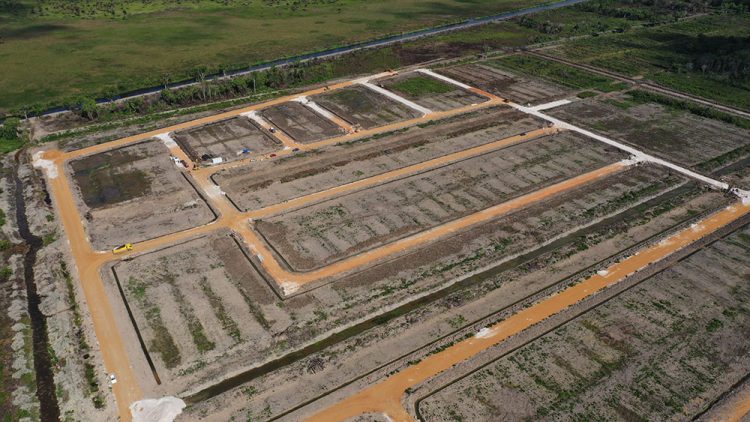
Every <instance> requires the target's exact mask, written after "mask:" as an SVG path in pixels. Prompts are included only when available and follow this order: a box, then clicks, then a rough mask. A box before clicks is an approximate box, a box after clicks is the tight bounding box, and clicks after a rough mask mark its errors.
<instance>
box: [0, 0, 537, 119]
mask: <svg viewBox="0 0 750 422" xmlns="http://www.w3.org/2000/svg"><path fill="white" fill-rule="evenodd" d="M542 2H543V1H542V0H531V1H529V0H434V1H433V0H430V1H427V0H381V1H376V2H373V1H364V0H332V1H306V2H305V1H294V2H279V1H263V2H260V1H232V0H228V1H226V2H221V3H220V2H213V1H181V2H172V1H154V2H139V1H124V2H109V3H108V2H102V3H94V2H86V1H82V2H60V1H57V2H56V1H50V0H46V1H39V0H20V1H12V0H10V1H9V0H5V1H4V2H3V1H0V73H1V74H2V78H0V93H1V94H0V112H3V111H5V112H7V111H8V110H11V109H15V108H18V107H20V106H23V105H30V104H38V103H45V104H47V103H49V104H60V103H64V102H66V101H69V100H72V99H74V98H76V97H77V96H81V95H89V96H90V95H103V94H107V93H115V92H123V91H127V90H132V89H137V88H142V87H145V86H151V85H157V84H159V83H162V82H164V81H165V80H180V79H184V78H186V77H189V76H191V75H192V74H193V72H194V71H195V69H196V68H199V67H201V66H206V67H208V69H209V70H214V71H216V70H218V69H220V68H241V67H245V66H249V65H251V64H255V63H259V62H263V61H268V60H272V59H277V58H282V57H287V56H292V55H297V54H300V53H305V52H312V51H318V50H322V49H326V48H330V47H335V46H341V45H346V44H351V43H355V42H359V41H364V40H369V39H373V38H378V37H382V36H385V35H388V34H394V33H400V32H407V31H413V30H417V29H421V28H425V27H430V26H435V25H439V24H445V23H449V22H453V21H457V20H461V19H464V18H468V17H472V16H482V15H489V14H494V13H499V12H503V11H507V10H511V9H518V8H523V7H529V6H532V5H534V4H538V3H542ZM9 4H10V5H15V7H11V6H9ZM70 4H79V5H82V6H80V7H79V8H78V9H75V11H71V9H70V7H71V6H70ZM107 4H109V5H110V6H111V9H112V10H114V12H113V13H107V12H106V11H107V10H109V9H108V7H109V6H106V5H107ZM38 5H43V6H42V7H40V6H38ZM97 5H98V6H97Z"/></svg>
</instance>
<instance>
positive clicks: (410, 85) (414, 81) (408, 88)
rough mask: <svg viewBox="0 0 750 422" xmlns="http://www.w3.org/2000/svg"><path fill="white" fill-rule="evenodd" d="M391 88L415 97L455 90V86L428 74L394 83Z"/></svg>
mask: <svg viewBox="0 0 750 422" xmlns="http://www.w3.org/2000/svg"><path fill="white" fill-rule="evenodd" d="M391 88H393V89H395V90H396V91H399V92H403V93H404V94H407V95H409V96H411V97H414V98H419V97H421V96H424V95H430V94H444V93H446V92H451V91H453V89H454V88H453V87H452V86H450V85H448V84H446V83H445V82H441V81H439V80H437V79H433V78H430V77H427V76H413V77H411V78H408V79H404V80H402V81H399V82H396V83H394V84H393V85H392V86H391Z"/></svg>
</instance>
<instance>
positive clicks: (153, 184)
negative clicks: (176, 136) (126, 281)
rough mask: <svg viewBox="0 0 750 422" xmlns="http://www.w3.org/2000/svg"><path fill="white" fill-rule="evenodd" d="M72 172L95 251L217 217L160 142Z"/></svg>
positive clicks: (72, 167)
mask: <svg viewBox="0 0 750 422" xmlns="http://www.w3.org/2000/svg"><path fill="white" fill-rule="evenodd" d="M68 170H69V171H70V172H71V176H72V179H73V182H74V185H75V189H74V190H75V193H76V196H77V198H76V199H77V201H78V206H79V210H80V212H81V215H82V216H85V218H83V220H84V221H85V223H86V229H87V230H88V234H89V237H90V239H91V242H92V244H93V246H94V248H96V249H99V250H107V249H111V248H113V247H115V246H118V245H121V244H123V243H127V242H139V241H142V240H146V239H151V238H154V237H158V236H163V235H165V234H168V233H174V232H177V231H180V230H184V229H187V228H190V227H194V226H198V225H202V224H205V223H208V222H209V221H211V220H212V219H213V218H214V215H213V213H212V212H211V210H210V208H209V207H208V205H207V204H206V203H205V202H204V201H203V200H202V199H201V197H200V196H199V195H198V193H197V192H196V191H195V189H194V188H193V187H192V186H191V184H190V183H189V182H188V181H187V180H186V179H185V177H184V176H183V173H182V172H181V171H180V170H179V169H178V168H177V167H176V166H175V165H174V163H173V162H172V161H171V160H170V159H169V150H168V148H167V147H166V146H165V145H164V144H163V143H162V142H160V141H146V142H141V143H138V144H134V145H129V146H127V147H124V148H120V149H116V150H113V151H107V152H102V153H99V154H96V155H92V156H89V157H84V158H81V159H78V160H75V161H72V162H71V163H70V164H69V166H68Z"/></svg>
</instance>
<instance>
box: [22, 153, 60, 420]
mask: <svg viewBox="0 0 750 422" xmlns="http://www.w3.org/2000/svg"><path fill="white" fill-rule="evenodd" d="M23 153H24V150H20V151H18V152H17V153H16V156H15V158H16V166H15V168H14V169H13V178H14V179H15V189H16V191H15V199H16V222H17V224H18V232H19V234H20V235H21V238H22V239H23V241H24V243H25V244H26V252H25V254H24V257H23V271H24V274H23V278H24V282H25V284H26V298H27V301H28V312H29V318H30V319H31V329H32V343H33V346H34V347H33V350H34V371H35V373H36V395H37V398H38V399H39V410H40V419H41V420H42V421H43V422H47V421H50V422H51V421H59V420H60V407H59V406H58V403H57V396H56V395H55V377H54V374H53V373H52V361H51V359H50V355H49V338H48V337H47V317H46V316H45V315H44V314H43V313H42V311H41V309H40V307H39V305H40V304H41V297H40V296H39V293H38V292H37V289H36V282H35V280H34V264H36V256H37V252H38V251H39V249H41V248H42V246H43V242H42V238H41V237H39V236H35V235H34V234H33V233H31V230H30V229H29V221H28V219H27V218H26V202H25V199H24V196H23V182H22V181H21V178H20V177H18V168H19V166H20V157H21V156H22V155H23Z"/></svg>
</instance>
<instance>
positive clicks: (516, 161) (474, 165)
mask: <svg viewBox="0 0 750 422" xmlns="http://www.w3.org/2000/svg"><path fill="white" fill-rule="evenodd" d="M623 158H625V155H623V154H620V153H611V152H610V153H608V152H607V151H606V148H604V146H603V145H602V144H598V143H595V142H592V141H590V140H586V139H582V138H580V137H578V136H576V135H574V134H570V133H563V134H559V135H554V136H549V137H544V138H541V139H537V140H533V141H527V142H525V143H523V144H520V145H515V146H511V147H508V148H505V149H502V150H500V151H496V152H492V153H489V154H486V155H483V156H480V157H476V158H472V159H468V160H465V161H462V162H459V163H456V164H451V165H448V166H445V167H442V168H440V169H436V170H432V171H429V172H426V173H423V174H420V175H418V176H412V177H407V178H403V179H401V180H398V181H396V182H391V183H388V184H385V185H382V186H378V187H375V188H372V189H368V190H366V191H363V192H360V193H353V194H349V195H346V196H343V197H339V198H336V199H331V200H328V201H325V202H323V203H320V204H316V205H312V206H309V207H305V208H302V209H299V210H296V211H292V212H289V213H286V214H282V215H280V216H277V217H272V218H268V219H263V220H256V221H255V227H256V230H258V232H259V233H260V234H261V235H263V236H264V238H265V239H266V240H267V241H268V242H269V243H270V244H271V245H272V247H273V249H274V250H275V251H277V252H278V253H279V255H281V256H282V257H283V259H284V262H285V263H287V264H288V265H289V266H290V268H291V269H293V270H295V271H309V270H312V269H315V268H318V267H320V266H322V265H326V264H330V263H332V262H335V261H337V260H340V259H342V258H346V257H350V256H353V255H356V254H359V253H362V252H364V251H365V250H368V249H370V248H375V247H378V246H381V245H384V244H387V243H390V242H393V241H394V240H396V239H399V238H402V237H405V236H408V235H411V234H414V233H416V232H421V231H424V230H428V229H430V228H432V227H435V226H438V225H440V224H444V223H446V222H448V221H451V220H454V219H457V218H460V217H463V216H466V215H469V214H472V213H475V212H477V211H479V210H482V209H485V208H488V207H490V206H492V205H495V204H499V203H502V202H506V201H509V200H510V199H512V198H515V197H518V196H520V195H523V194H525V193H529V192H533V191H536V190H539V189H541V188H543V187H545V186H549V185H551V184H553V183H556V182H559V181H561V180H564V179H568V178H571V177H574V176H576V175H579V174H583V173H586V172H588V171H591V170H594V169H595V168H599V167H602V166H604V165H606V164H609V163H613V162H615V161H618V160H620V159H623Z"/></svg>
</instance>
